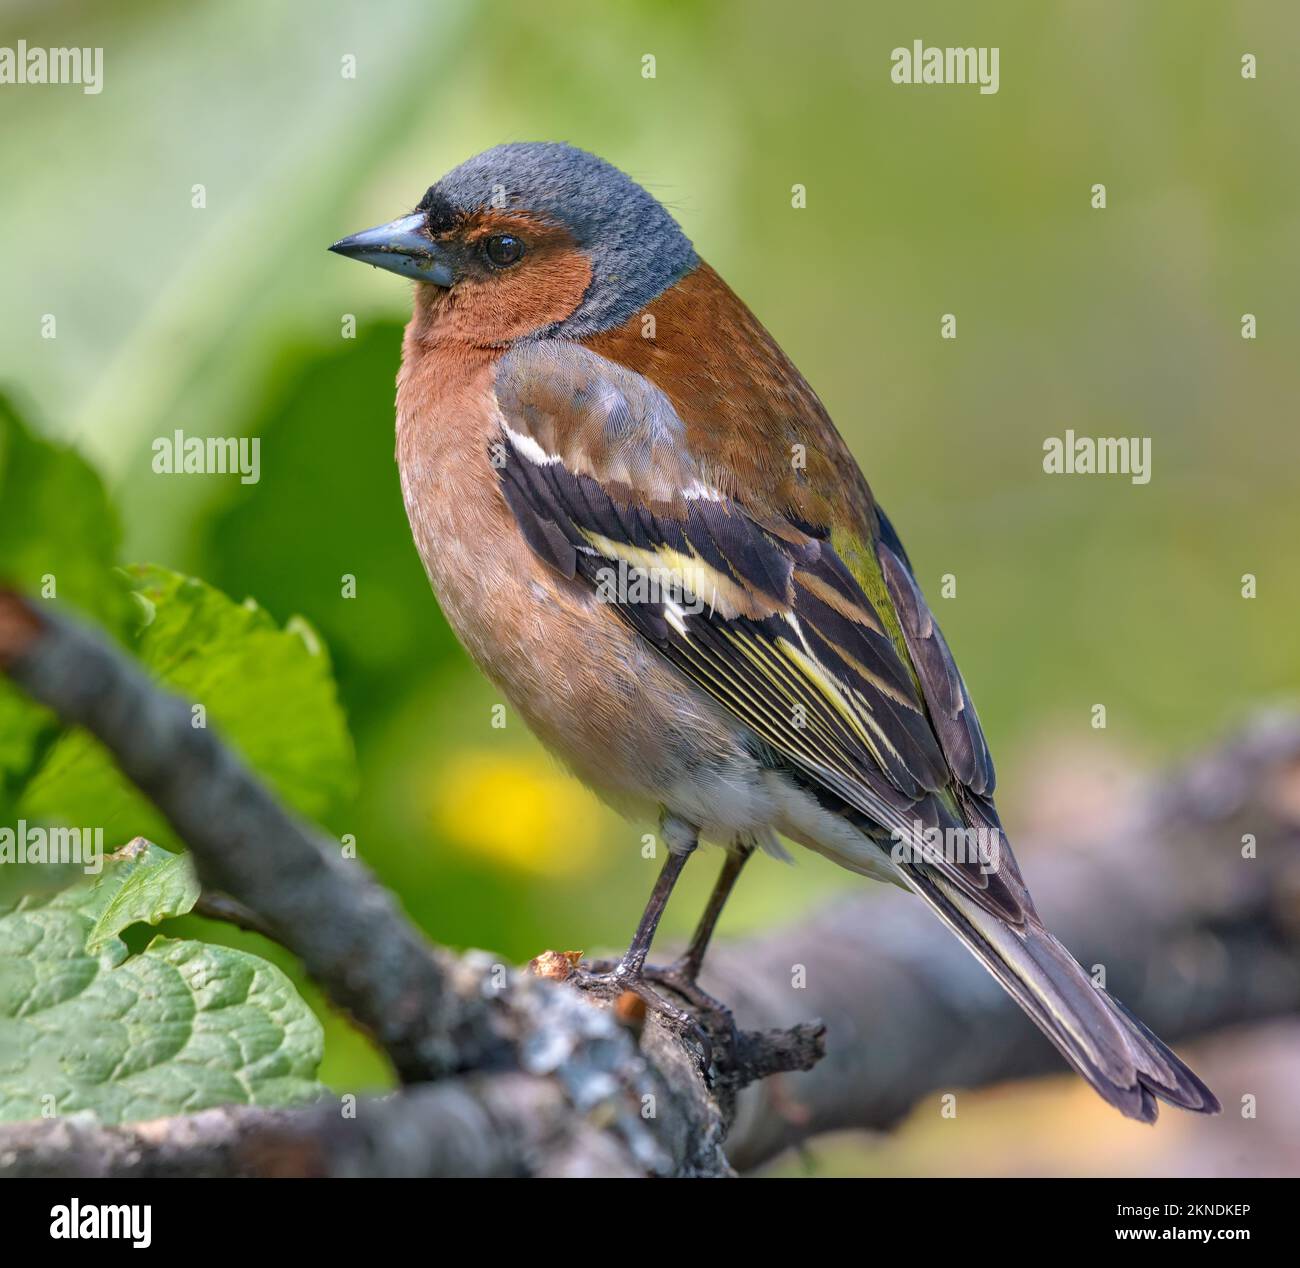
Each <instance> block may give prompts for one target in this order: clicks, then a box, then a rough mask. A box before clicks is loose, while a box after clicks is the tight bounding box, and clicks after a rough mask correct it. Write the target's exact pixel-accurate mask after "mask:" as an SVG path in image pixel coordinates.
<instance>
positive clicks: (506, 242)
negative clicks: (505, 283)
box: [483, 233, 524, 269]
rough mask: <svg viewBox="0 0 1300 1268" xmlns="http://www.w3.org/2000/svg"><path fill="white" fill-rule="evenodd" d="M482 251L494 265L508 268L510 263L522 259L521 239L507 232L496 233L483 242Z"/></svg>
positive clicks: (522, 246)
mask: <svg viewBox="0 0 1300 1268" xmlns="http://www.w3.org/2000/svg"><path fill="white" fill-rule="evenodd" d="M483 253H484V255H486V256H487V258H488V261H489V263H491V264H492V265H493V266H494V267H496V268H498V269H508V268H509V267H510V266H511V265H512V264H518V263H519V261H520V260H521V259H523V255H524V243H523V239H522V238H516V237H514V236H513V235H512V234H509V233H501V234H497V235H496V236H495V237H491V238H489V239H488V240H487V241H486V242H484V244H483Z"/></svg>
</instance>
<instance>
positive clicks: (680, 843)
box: [575, 815, 699, 1031]
mask: <svg viewBox="0 0 1300 1268" xmlns="http://www.w3.org/2000/svg"><path fill="white" fill-rule="evenodd" d="M660 830H661V833H662V836H663V839H664V842H665V844H666V845H667V847H668V857H667V858H666V859H665V860H664V865H663V867H662V868H661V869H660V872H659V879H658V880H656V881H655V887H654V889H653V890H651V891H650V900H649V902H647V903H646V906H645V911H644V912H643V913H642V914H641V920H640V923H638V925H637V927H636V933H635V934H633V935H632V943H631V945H630V946H629V947H628V949H627V951H626V952H625V953H624V955H623V958H622V959H621V960H620V961H619V962H618V963H617V964H615V965H614V966H613V967H612V968H610V969H605V968H604V966H603V965H599V966H597V965H593V966H592V968H591V969H588V970H586V971H585V972H582V973H580V974H579V976H578V980H577V981H576V983H575V984H576V985H578V986H580V987H582V988H584V989H590V988H593V987H594V988H598V989H603V990H609V989H611V988H614V989H617V990H619V991H632V992H633V993H634V994H635V995H637V996H639V997H640V998H641V999H642V1000H643V1001H644V1002H645V1004H646V1006H647V1007H648V1008H650V1009H652V1010H653V1011H654V1012H657V1013H659V1014H661V1015H662V1016H663V1017H665V1018H666V1019H667V1020H668V1021H670V1022H672V1023H673V1024H674V1025H676V1026H678V1027H679V1028H682V1029H689V1030H693V1031H699V1027H698V1025H696V1023H695V1021H694V1019H693V1018H692V1017H691V1015H690V1014H689V1013H687V1012H684V1011H683V1010H682V1009H680V1008H676V1007H674V1006H673V1005H672V1004H670V1003H669V1002H668V1001H667V1000H666V999H664V997H663V996H662V995H660V994H659V992H658V991H656V990H655V989H654V988H653V987H651V986H650V985H649V984H648V983H647V982H646V980H645V962H646V956H647V955H649V954H650V944H651V943H652V942H653V941H654V936H655V931H656V930H657V929H658V928H659V920H660V918H661V917H662V916H663V914H664V908H665V907H666V906H667V905H668V898H669V895H670V894H672V892H673V887H674V886H675V885H676V884H677V880H678V878H679V877H680V876H681V874H682V869H683V868H684V867H685V866H686V860H687V859H688V858H690V856H691V855H692V854H693V853H694V852H695V847H696V846H697V845H698V844H699V833H698V831H697V830H696V829H695V828H694V827H692V826H691V825H690V824H688V823H686V822H684V821H683V820H681V819H677V818H676V817H674V816H672V815H665V816H664V819H663V822H662V825H661V829H660Z"/></svg>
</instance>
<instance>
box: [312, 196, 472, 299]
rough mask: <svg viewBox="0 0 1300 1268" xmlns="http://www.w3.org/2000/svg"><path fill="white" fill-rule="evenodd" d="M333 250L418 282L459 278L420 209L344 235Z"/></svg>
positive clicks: (439, 282)
mask: <svg viewBox="0 0 1300 1268" xmlns="http://www.w3.org/2000/svg"><path fill="white" fill-rule="evenodd" d="M330 250H331V251H337V252H338V254H339V255H346V256H347V257H348V259H350V260H360V261H361V262H362V264H373V265H374V266H375V267H376V268H380V269H387V270H388V271H389V272H390V273H400V274H401V275H402V277H413V278H415V279H416V281H418V282H432V283H433V284H434V285H435V286H450V285H451V284H452V282H453V281H454V280H455V278H454V275H453V273H452V270H451V264H450V263H449V262H448V260H447V258H446V254H445V252H444V251H443V250H442V249H441V248H440V247H439V246H438V245H437V243H435V242H432V241H430V239H429V236H428V234H427V233H425V231H424V217H423V216H422V215H420V214H419V213H418V212H417V213H416V214H415V215H411V216H403V217H402V218H401V219H400V220H390V221H389V222H388V224H386V225H376V226H375V227H374V228H373V229H363V230H362V231H361V232H360V233H354V234H353V235H352V236H351V237H350V238H341V239H340V240H339V241H338V242H336V243H335V244H334V245H333V246H332V247H330Z"/></svg>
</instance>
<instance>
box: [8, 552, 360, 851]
mask: <svg viewBox="0 0 1300 1268" xmlns="http://www.w3.org/2000/svg"><path fill="white" fill-rule="evenodd" d="M126 575H127V577H128V578H129V580H130V584H131V586H132V592H133V593H134V594H135V596H136V598H137V600H138V601H139V604H140V609H141V613H142V617H143V621H144V625H143V628H142V629H141V631H140V633H139V635H138V638H137V641H136V649H135V650H136V654H137V655H138V657H139V658H140V660H141V661H142V662H143V664H144V665H145V667H146V668H147V669H149V670H151V671H152V672H153V673H154V674H155V676H156V677H158V678H159V679H160V680H161V681H162V683H163V684H164V685H165V686H167V687H168V688H170V689H171V690H172V691H174V692H176V693H177V694H179V695H181V696H182V697H184V698H185V699H187V700H189V701H191V702H192V703H193V704H196V705H201V706H203V710H204V714H203V718H202V720H203V723H204V724H205V725H208V726H212V727H215V728H217V730H218V731H219V732H220V733H221V736H222V738H223V739H224V740H225V741H226V742H228V743H230V744H231V745H233V747H234V748H236V749H237V750H238V751H239V752H240V753H241V754H242V755H243V757H244V759H245V761H246V762H247V763H248V764H249V765H250V766H251V767H252V768H253V769H254V770H255V771H256V772H257V774H258V776H259V777H260V778H262V779H263V780H265V781H266V782H267V783H268V784H270V786H271V787H272V788H273V789H274V790H275V791H276V792H277V793H278V794H279V796H280V797H281V798H282V799H283V800H284V801H286V802H287V803H288V804H289V805H291V806H292V807H293V808H294V809H295V810H297V811H298V812H299V813H300V814H302V815H304V816H305V817H307V818H309V819H312V820H315V821H318V822H328V821H329V819H330V818H331V816H333V815H334V814H336V813H337V812H338V811H339V810H340V809H341V808H342V807H343V806H344V805H345V804H346V803H347V801H348V799H350V798H351V796H352V795H353V793H354V790H355V784H356V766H355V755H354V753H353V748H352V741H351V738H350V736H349V734H348V729H347V724H346V721H345V719H344V716H343V711H342V709H341V708H340V706H339V703H338V699H337V697H336V694H335V689H334V680H333V675H332V673H331V670H330V662H329V656H328V654H327V653H326V651H325V649H324V646H323V645H322V643H321V641H320V639H319V638H318V637H317V635H316V633H315V631H314V630H313V629H312V628H311V626H310V625H308V624H307V622H306V621H304V620H302V619H301V618H299V617H295V618H292V619H291V620H290V621H289V622H288V623H287V624H286V625H285V627H284V628H283V629H281V628H279V627H278V626H277V625H276V624H275V622H274V621H273V620H272V619H271V618H270V616H268V615H267V613H266V612H265V611H263V609H261V608H260V607H258V606H257V604H256V603H254V602H253V601H252V600H248V601H246V602H244V603H242V604H240V603H235V602H233V601H232V600H231V599H229V598H228V597H227V596H226V595H224V594H222V593H221V592H220V591H219V590H214V589H213V588H212V587H211V586H208V585H206V584H204V583H203V582H202V581H198V580H196V579H194V578H192V577H183V576H180V575H179V574H177V573H174V572H170V571H168V570H167V569H164V568H157V567H152V566H147V565H139V566H134V567H131V568H129V569H127V570H126ZM20 810H21V813H22V814H23V815H25V816H26V817H27V818H28V819H32V820H40V819H57V820H59V821H61V822H65V823H75V824H79V825H85V826H92V827H96V828H101V829H102V830H103V832H104V836H105V839H106V840H107V841H108V842H109V843H110V845H113V844H117V843H119V842H122V841H127V840H130V839H131V838H132V837H135V836H145V837H148V838H149V839H150V840H155V841H160V842H162V843H163V844H166V845H174V846H177V847H179V846H180V845H182V844H183V843H182V842H181V841H180V840H179V839H178V838H177V836H176V834H175V832H174V831H173V830H172V828H171V826H170V825H169V824H168V823H167V822H166V821H165V820H164V819H163V818H162V817H161V816H160V815H159V813H158V811H157V810H155V809H154V807H153V806H152V805H151V804H150V803H149V802H147V801H146V800H145V799H144V798H143V797H142V796H141V795H140V793H139V792H137V790H136V789H135V788H134V787H133V786H132V785H131V784H129V783H128V782H127V780H126V779H125V778H124V777H123V776H122V774H121V773H120V772H119V771H118V769H117V767H116V766H115V765H114V764H113V762H112V760H111V759H110V758H109V756H108V754H107V753H106V752H105V750H104V749H103V748H102V747H101V746H100V745H99V743H98V742H97V741H95V740H94V739H92V738H91V737H90V736H88V735H85V734H83V733H81V732H69V733H67V734H65V735H63V736H61V737H60V738H59V740H58V741H57V742H56V743H55V745H54V746H53V748H52V749H51V751H50V753H49V756H48V758H47V759H46V761H45V763H44V765H43V766H42V767H41V769H40V771H39V773H38V774H37V775H36V776H35V778H34V779H33V780H32V781H31V783H30V785H29V786H28V788H27V790H26V793H25V794H24V796H23V798H22V800H21V802H20ZM83 830H84V827H83Z"/></svg>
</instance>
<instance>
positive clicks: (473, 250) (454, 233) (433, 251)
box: [330, 142, 697, 344]
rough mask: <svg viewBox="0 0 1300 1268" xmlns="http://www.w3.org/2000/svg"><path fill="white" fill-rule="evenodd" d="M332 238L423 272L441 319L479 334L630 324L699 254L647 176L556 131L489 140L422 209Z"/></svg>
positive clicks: (524, 334)
mask: <svg viewBox="0 0 1300 1268" xmlns="http://www.w3.org/2000/svg"><path fill="white" fill-rule="evenodd" d="M330 250H331V251H336V252H338V253H339V254H340V255H346V256H348V257H350V258H352V259H355V260H360V261H362V262H363V263H366V264H374V265H376V266H378V267H379V268H383V269H388V270H389V271H391V272H393V273H398V274H400V275H401V276H403V277H410V278H414V279H415V280H416V281H417V282H419V283H421V285H419V286H417V287H416V307H417V310H420V309H421V308H423V309H424V311H425V315H426V317H427V318H428V319H429V322H430V325H431V327H432V328H434V329H436V330H438V331H439V333H440V334H441V335H442V336H443V337H448V338H453V339H463V340H465V341H466V342H473V343H479V344H505V343H510V342H512V341H513V340H515V339H521V338H531V337H537V336H559V337H562V338H570V339H581V338H583V337H584V336H586V335H590V334H594V333H596V332H597V331H600V330H606V329H609V328H610V327H613V326H617V325H621V324H622V323H623V322H625V321H626V320H628V318H630V317H631V316H633V315H634V314H635V313H636V312H638V311H639V310H640V309H642V308H644V307H645V305H647V304H648V303H649V302H650V301H651V300H653V299H654V298H655V297H656V296H657V295H658V294H660V292H662V291H663V290H665V289H666V288H667V287H669V286H671V285H672V284H673V283H674V282H675V281H677V279H678V278H680V277H682V276H684V275H685V274H686V273H688V272H690V270H691V269H692V268H694V267H695V264H696V263H697V259H696V255H695V252H694V250H693V249H692V247H691V244H690V242H689V241H688V240H687V238H686V236H685V235H684V234H683V233H682V231H681V230H680V229H679V228H678V227H677V224H676V222H675V221H674V220H673V218H672V217H671V216H670V215H669V214H668V212H667V211H665V210H664V208H663V207H661V206H660V205H659V203H658V202H657V201H656V200H655V199H654V198H653V197H651V196H650V195H649V194H648V193H646V191H645V190H644V189H642V188H641V187H640V186H639V185H638V184H637V183H636V182H635V181H633V180H631V179H630V178H629V177H627V176H625V175H624V174H623V173H622V172H620V171H619V170H618V168H616V167H614V166H613V165H612V164H609V163H606V162H605V161H604V159H599V158H597V157H596V156H595V155H594V154H588V153H586V152H585V151H584V150H579V149H575V148H574V147H573V146H571V145H561V144H558V143H553V142H521V143H516V144H510V145H498V146H496V147H495V148H494V149H491V150H485V151H484V152H483V153H482V154H478V155H476V156H475V157H474V158H472V159H469V160H468V161H466V162H464V163H462V164H461V165H460V166H459V167H458V168H456V169H455V170H454V171H452V172H449V173H448V174H447V175H446V176H444V177H443V178H442V179H441V180H440V181H438V182H437V184H435V185H432V186H430V188H429V190H428V192H427V193H426V194H425V195H424V197H423V198H422V199H421V200H420V202H419V204H418V206H417V207H416V208H415V210H414V211H413V212H411V213H410V215H406V216H402V217H400V218H399V219H397V220H393V221H391V222H390V223H388V224H384V225H379V226H377V227H376V228H374V229H366V230H364V231H363V232H361V233H356V234H353V235H352V236H351V237H349V238H344V239H343V240H342V241H340V242H336V243H335V244H334V245H333V246H332V247H331V248H330Z"/></svg>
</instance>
